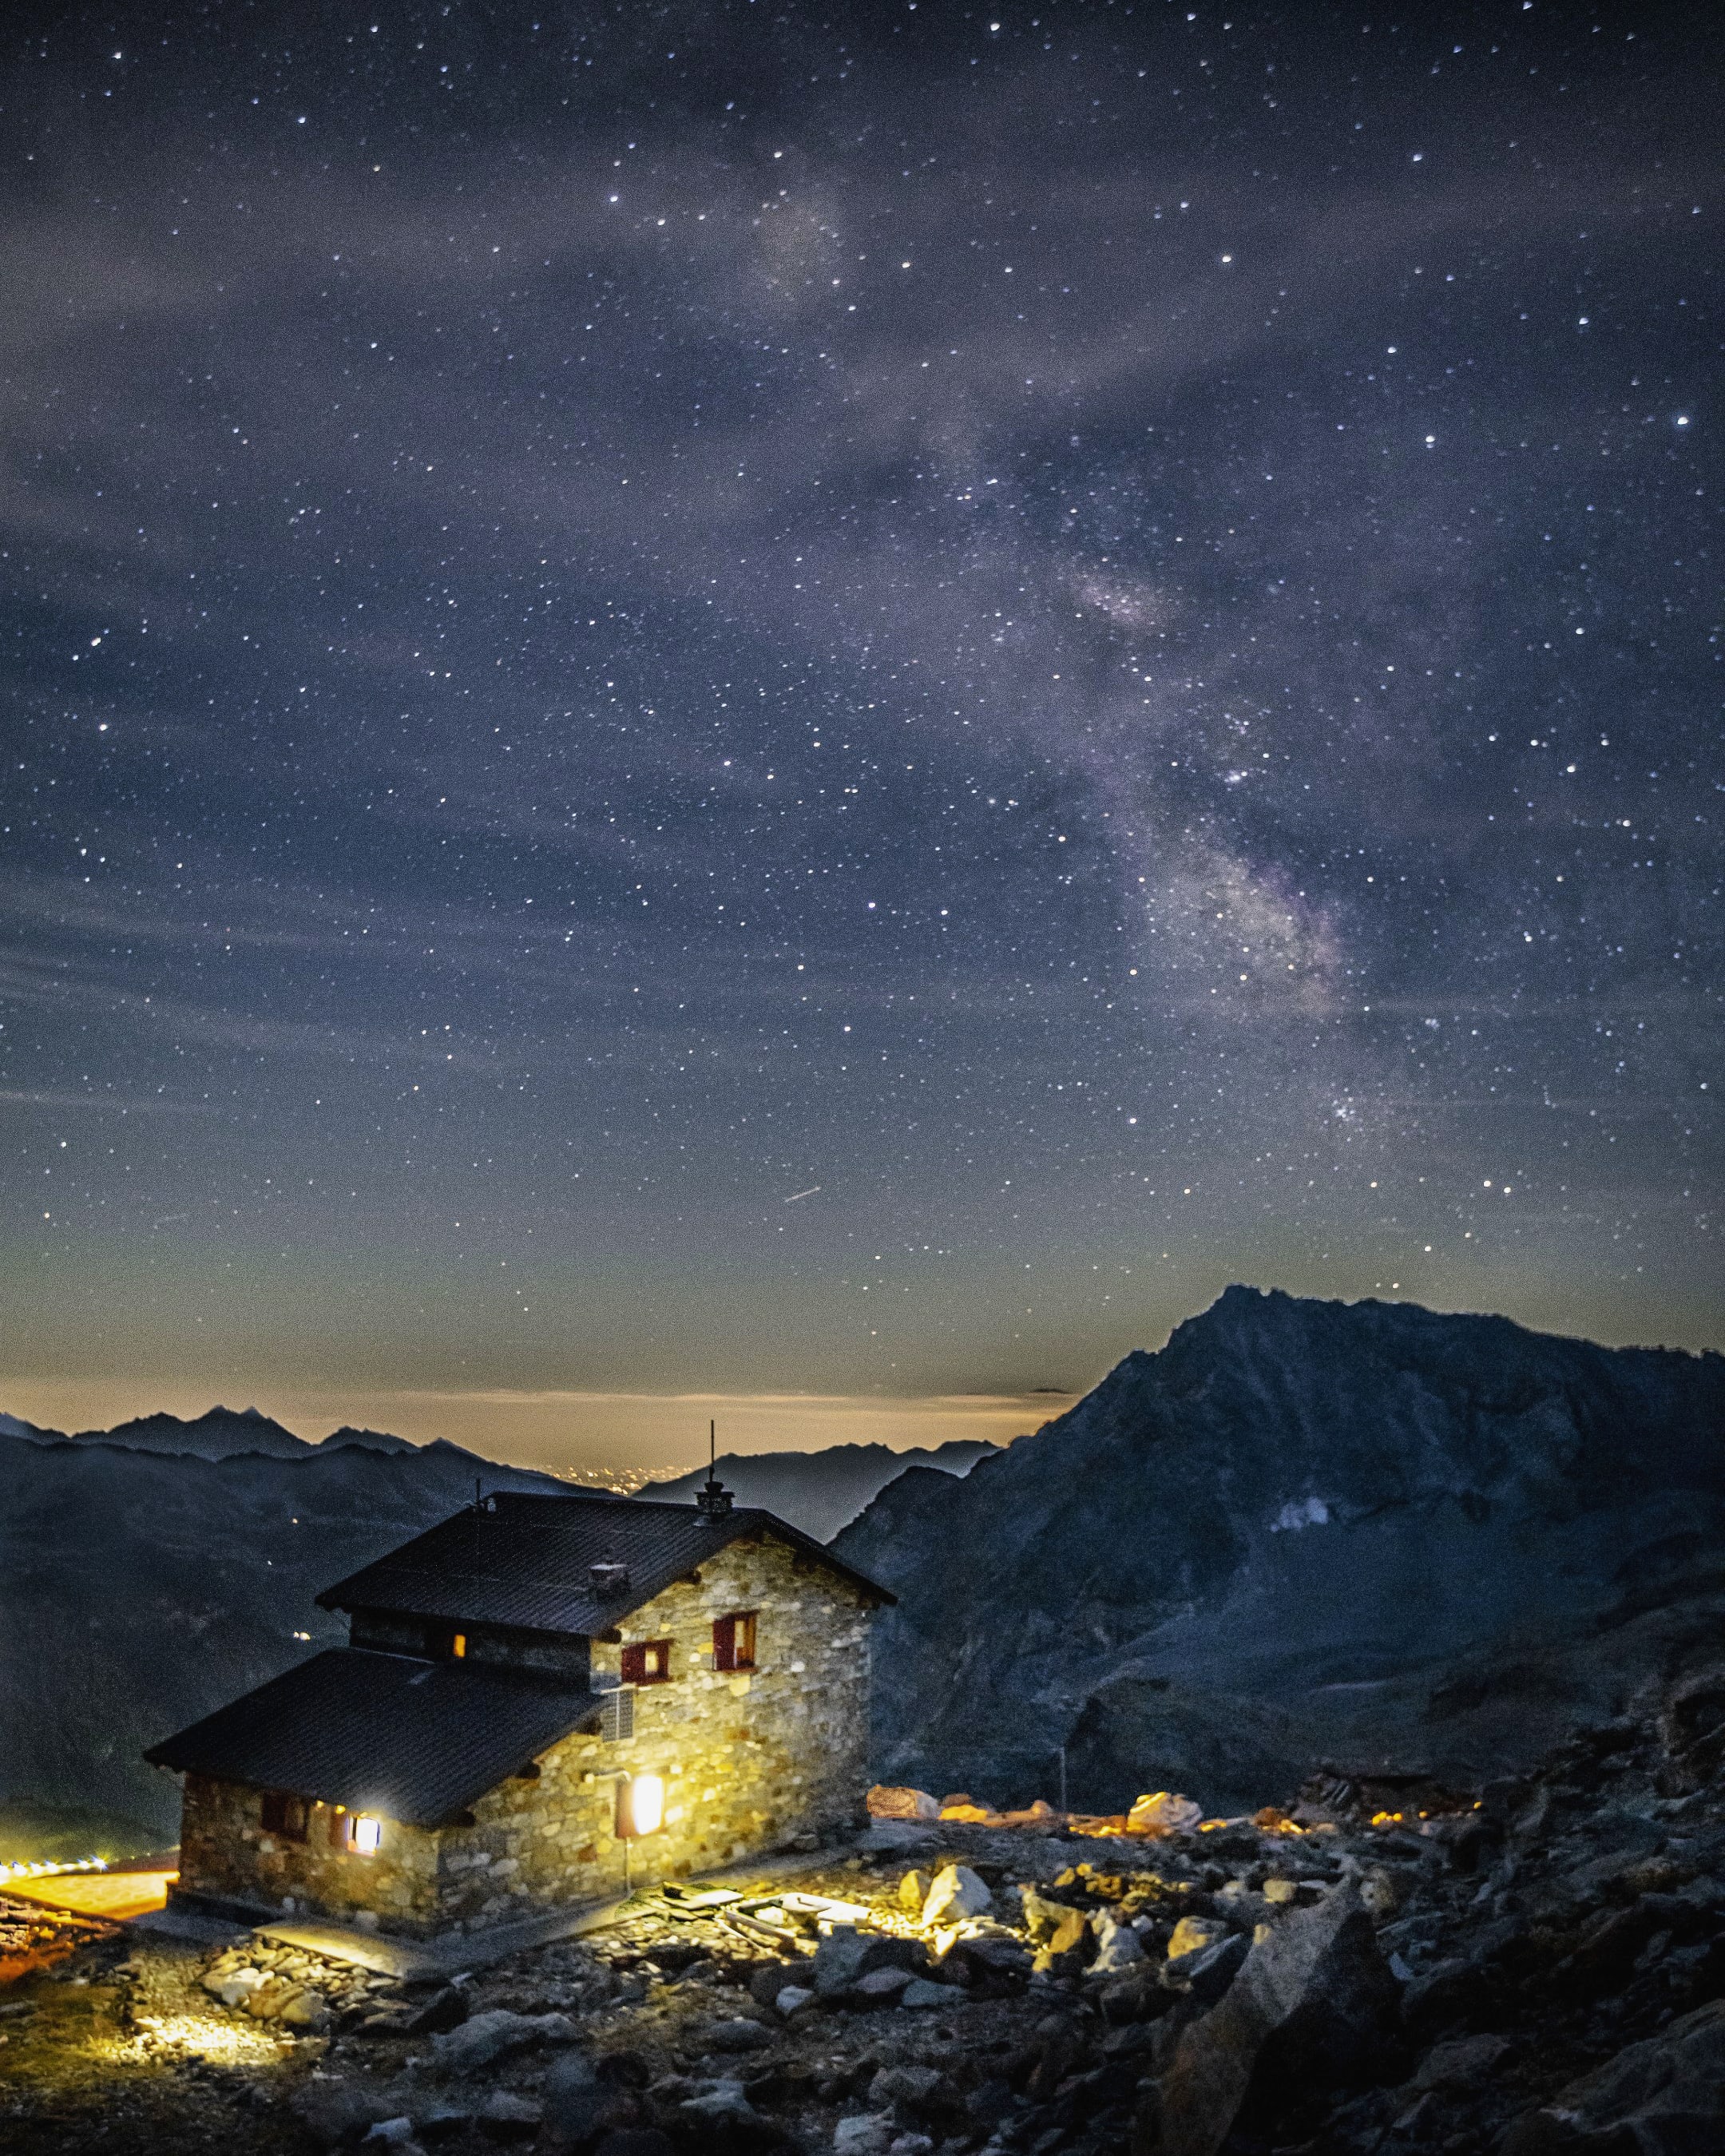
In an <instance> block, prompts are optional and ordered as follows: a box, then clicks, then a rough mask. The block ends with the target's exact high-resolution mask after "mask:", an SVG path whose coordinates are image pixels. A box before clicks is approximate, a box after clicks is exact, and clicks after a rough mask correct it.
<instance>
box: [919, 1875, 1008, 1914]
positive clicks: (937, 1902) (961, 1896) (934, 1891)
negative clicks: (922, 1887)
mask: <svg viewBox="0 0 1725 2156" xmlns="http://www.w3.org/2000/svg"><path fill="white" fill-rule="evenodd" d="M993 1905H994V1897H993V1894H992V1893H991V1892H990V1891H989V1889H988V1886H986V1885H985V1884H984V1883H983V1881H982V1880H981V1879H979V1878H978V1876H977V1875H976V1873H975V1872H974V1871H972V1870H971V1868H970V1866H968V1864H949V1865H947V1866H946V1867H945V1868H944V1869H943V1870H942V1871H937V1873H936V1874H935V1877H934V1884H933V1885H932V1886H931V1887H930V1888H929V1890H928V1899H927V1901H926V1902H924V1903H923V1904H922V1921H923V1922H924V1923H925V1924H957V1923H962V1922H963V1920H964V1919H965V1918H966V1917H980V1916H983V1915H985V1914H986V1913H987V1912H988V1910H989V1909H991V1908H992V1907H993Z"/></svg>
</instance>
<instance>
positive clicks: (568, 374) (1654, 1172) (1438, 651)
mask: <svg viewBox="0 0 1725 2156" xmlns="http://www.w3.org/2000/svg"><path fill="white" fill-rule="evenodd" d="M505 16H506V17H507V18H509V19H508V20H507V21H504V20H501V19H499V18H502V17H505ZM44 20H45V21H47V24H48V26H47V27H46V28H44V30H43V32H42V33H41V34H40V35H39V36H34V37H31V38H28V40H26V41H25V42H23V43H21V44H14V47H13V52H12V55H11V58H10V60H9V62H8V66H7V72H6V80H5V84H4V93H3V103H4V107H5V111H6V132H7V141H6V146H5V148H4V151H3V152H0V156H3V170H4V174H5V187H6V191H7V192H6V209H5V217H4V238H3V247H4V255H3V262H4V280H3V281H4V288H5V290H7V292H8V294H9V295H10V297H9V300H8V304H7V306H6V308H5V311H4V313H3V316H0V376H3V380H4V398H5V402H4V412H5V434H6V447H7V454H6V458H5V464H4V470H3V476H0V542H3V547H4V557H5V558H4V564H3V568H4V575H5V578H6V584H7V588H8V592H9V595H10V602H11V603H10V605H9V607H8V624H9V625H8V634H7V636H6V639H5V647H4V648H5V653H6V658H5V665H6V668H7V683H6V690H7V696H6V704H5V708H4V717H3V720H0V725H3V728H4V747H5V750H6V754H5V757H4V768H3V778H0V821H3V824H4V826H5V829H4V833H3V835H0V845H3V848H4V856H3V858H4V861H5V875H4V879H3V885H0V991H3V1001H4V1009H3V1012H0V1016H3V1019H4V1029H3V1032H0V1071H3V1076H0V1202H3V1204H4V1209H5V1210H4V1214H3V1218H4V1220H5V1224H6V1226H5V1234H4V1237H3V1255H0V1334H3V1368H0V1375H4V1374H5V1373H8V1372H9V1373H12V1374H13V1375H15V1376H30V1377H46V1376H49V1375H51V1374H59V1375H78V1374H80V1373H87V1374H95V1373H108V1374H110V1375H111V1374H115V1373H121V1374H124V1373H141V1376H149V1375H151V1374H152V1373H154V1374H162V1373H181V1374H186V1373H193V1374H197V1375H199V1376H202V1375H203V1374H204V1373H208V1375H209V1377H210V1378H211V1379H212V1381H213V1380H214V1379H215V1378H217V1377H218V1376H219V1375H220V1374H221V1373H224V1372H228V1371H234V1372H244V1373H248V1374H249V1375H250V1376H253V1377H256V1378H259V1379H260V1380H261V1379H264V1378H270V1377H271V1376H275V1377H281V1378H285V1377H286V1376H288V1375H290V1374H293V1375H296V1376H299V1377H301V1378H303V1377H305V1375H306V1374H307V1373H312V1372H316V1373H318V1374H319V1375H320V1376H321V1377H322V1378H327V1379H328V1380H330V1381H331V1382H336V1383H340V1382H353V1383H358V1382H361V1381H364V1382H366V1383H374V1384H382V1385H386V1386H387V1385H389V1384H393V1383H401V1384H408V1383H423V1384H442V1385H449V1386H459V1385H475V1386H477V1385H480V1384H494V1385H495V1384H540V1385H567V1386H571V1387H576V1388H578V1387H582V1386H601V1385H608V1384H615V1385H625V1386H626V1385H641V1386H649V1387H665V1388H668V1389H676V1388H679V1387H682V1386H723V1385H735V1386H745V1387H747V1386H779V1387H790V1388H801V1387H807V1388H809V1389H833V1390H838V1391H845V1390H851V1391H858V1392H862V1391H867V1390H870V1389H885V1390H886V1391H887V1392H889V1393H891V1392H904V1393H907V1394H908V1393H916V1392H929V1391H934V1392H941V1391H950V1392H957V1391H963V1390H965V1389H973V1388H982V1389H1012V1388H1015V1387H1028V1386H1034V1385H1036V1384H1039V1383H1050V1384H1056V1385H1064V1384H1071V1383H1081V1382H1086V1381H1087V1380H1088V1379H1089V1378H1091V1377H1092V1376H1094V1375H1095V1374H1096V1372H1097V1371H1098V1369H1099V1368H1101V1367H1102V1366H1103V1365H1105V1364H1106V1362H1108V1361H1109V1360H1110V1359H1111V1358H1113V1357H1114V1356H1115V1355H1117V1353H1121V1352H1123V1350H1124V1349H1125V1348H1127V1347H1130V1346H1132V1345H1137V1344H1153V1343H1154V1342H1155V1341H1156V1340H1157V1339H1158V1338H1159V1337H1161V1335H1162V1333H1163V1332H1165V1330H1166V1328H1167V1327H1168V1324H1169V1323H1170V1322H1173V1321H1174V1320H1175V1319H1177V1318H1178V1317H1180V1316H1182V1315H1183V1314H1185V1313H1186V1312H1189V1311H1191V1310H1193V1309H1194V1308H1196V1307H1198V1306H1200V1305H1201V1304H1202V1303H1204V1302H1205V1301H1208V1300H1209V1297H1210V1296H1212V1295H1213V1294H1214V1292H1215V1291H1217V1289H1218V1288H1219V1286H1221V1285H1222V1284H1224V1282H1225V1281H1228V1280H1230V1279H1245V1280H1250V1281H1260V1282H1265V1283H1268V1282H1272V1281H1273V1282H1276V1283H1278V1284H1280V1285H1282V1286H1287V1287H1290V1288H1293V1289H1296V1290H1299V1291H1305V1292H1312V1293H1322V1294H1339V1295H1348V1296H1354V1295H1360V1294H1371V1293H1379V1294H1383V1295H1384V1296H1405V1297H1414V1298H1418V1299H1420V1300H1422V1301H1429V1302H1431V1303H1433V1304H1436V1305H1440V1306H1460V1307H1472V1308H1481V1307H1485V1308H1497V1309H1503V1310H1507V1311H1508V1312H1511V1313H1512V1314H1514V1315H1516V1316H1518V1317H1523V1318H1525V1319H1527V1320H1529V1321H1530V1322H1537V1323H1541V1324H1547V1325H1552V1326H1555V1327H1561V1328H1563V1329H1568V1330H1576V1331H1587V1332H1594V1333H1595V1334H1598V1335H1599V1336H1601V1337H1610V1338H1617V1339H1623V1338H1639V1339H1645V1340H1658V1339H1663V1340H1669V1341H1686V1342H1691V1343H1696V1344H1698V1343H1702V1342H1710V1341H1711V1342H1717V1341H1718V1340H1719V1339H1720V1338H1721V1337H1725V1328H1722V1327H1721V1325H1720V1322H1719V1317H1718V1312H1719V1310H1720V1307H1721V1299H1720V1293H1719V1290H1720V1266H1719V1261H1718V1255H1717V1248H1718V1246H1717V1235H1716V1233H1715V1231H1714V1229H1713V1227H1712V1221H1711V1216H1710V1202H1711V1199H1712V1195H1713V1183H1714V1179H1715V1177H1716V1174H1717V1128H1718V1126H1717V1105H1716V1104H1717V1086H1718V1084H1719V1083H1720V1082H1722V1081H1720V1079H1719V1077H1718V1075H1717V1074H1718V1065H1717V1055H1716V1049H1717V1030H1716V1026H1715V1016H1714V1014H1715V1012H1716V1009H1717V1003H1716V988H1717V970H1718V957H1719V942H1720V915H1719V903H1718V880H1719V859H1718V846H1717V833H1718V812H1719V803H1720V793H1721V780H1722V778H1725V770H1722V759H1721V756H1720V726H1719V690H1720V675H1719V670H1718V669H1719V658H1720V644H1719V636H1720V629H1719V625H1718V624H1719V612H1718V583H1719V579H1718V569H1717V561H1716V559H1715V558H1714V556H1713V554H1712V552H1711V551H1710V550H1711V547H1712V525H1713V520H1714V516H1715V502H1716V500H1717V473H1716V470H1715V469H1714V467H1715V462H1716V451H1715V440H1716V436H1717V426H1718V413H1717V382H1718V379H1719V334H1718V332H1719V321H1718V307H1717V296H1716V295H1717V264H1718V262H1719V259H1720V250H1719V242H1718V236H1717V206H1718V204H1717V198H1718V188H1717V177H1716V168H1717V137H1716V136H1715V135H1714V133H1713V131H1712V130H1713V125H1714V119H1713V115H1715V114H1716V113H1717V109H1718V107H1717V97H1718V94H1719V89H1720V85H1719V84H1718V82H1717V77H1716V74H1714V73H1710V71H1709V70H1710V69H1711V68H1712V66H1713V62H1712V60H1711V59H1709V56H1708V55H1707V54H1704V53H1699V52H1697V51H1696V50H1695V49H1692V48H1693V45H1694V44H1695V41H1696V38H1695V17H1694V15H1693V13H1692V12H1691V11H1686V10H1679V11H1676V12H1675V13H1672V14H1671V15H1668V16H1661V14H1660V13H1657V11H1655V10H1651V9H1647V8H1635V9H1627V10H1605V11H1589V10H1586V9H1581V8H1548V7H1544V6H1541V7H1539V8H1533V9H1527V8H1522V7H1520V6H1519V5H1512V4H1508V0H1506V4H1502V5H1499V6H1495V7H1478V8H1473V7H1460V6H1458V7H1454V8H1442V9H1438V8H1425V9H1418V8H1415V9H1406V10H1403V11H1401V12H1400V13H1395V12H1391V13H1384V11H1382V10H1381V9H1380V8H1378V7H1376V6H1372V7H1367V8H1358V9H1353V10H1345V11H1340V12H1337V11H1326V10H1323V9H1321V8H1317V7H1313V8H1309V9H1307V8H1301V9H1296V10H1281V11H1276V12H1273V13H1271V12H1266V11H1264V10H1262V9H1248V8H1240V9H1236V10H1234V11H1232V12H1230V11H1229V10H1226V9H1217V8H1208V7H1206V8H1199V9H1196V10H1194V11H1191V12H1189V11H1188V10H1187V9H1186V8H1183V7H1181V8H1163V7H1153V6H1150V7H1140V8H1137V9H1132V8H1123V7H1106V6H1101V5H1096V6H1088V7H1077V8H1075V7H1070V6H1068V7H1064V8H1048V7H1045V8H1042V9H1041V11H1040V13H1029V12H1028V11H1020V10H1013V11H1007V10H1004V9H1003V10H1001V11H999V12H998V13H994V14H989V13H986V12H978V11H970V12H966V11H965V10H963V8H958V7H956V6H954V7H932V6H929V5H927V4H925V5H923V6H922V7H919V8H908V7H905V6H897V7H888V8H861V7H857V8H835V9H831V10H829V11H826V12H824V13H823V12H821V11H818V10H815V9H812V8H794V7H793V8H787V9H782V10H780V11H779V13H778V15H776V16H774V17H772V18H769V17H768V12H767V11H766V10H765V9H761V8H750V7H746V6H734V7H731V8H708V7H701V8H673V9H668V10H667V9H651V8H624V9H617V10H611V9H607V10H603V11H602V10H599V9H598V8H593V9H583V8H574V9H567V8H566V9H563V10H561V11H557V12H556V13H553V12H552V11H550V10H547V13H546V14H545V18H544V19H543V20H542V22H540V23H537V24H534V25H531V27H530V17H529V16H528V14H527V13H526V11H519V10H497V11H490V10H482V9H480V8H475V7H466V8H464V7H461V6H456V7H454V8H452V9H449V10H443V9H438V8H413V9H401V8H394V9H390V10H387V11H384V12H382V13H379V14H378V15H377V16H376V17H375V18H373V17H371V16H367V15H364V14H362V13H353V12H352V11H351V10H341V11H333V10H332V11H321V12H318V13H313V12H312V11H310V10H304V11H299V12H294V11H285V10H275V11H272V10H270V9H269V8H250V9H242V8H216V9H214V10H213V11H206V12H201V13H198V14H197V15H196V16H192V15H182V14H179V13H158V12H157V11H155V10H153V9H150V8H136V9H134V8H126V9H122V10H119V11H116V13H113V14H108V15H95V14H90V13H82V14H80V13H72V14H64V13H59V12H55V13H54V14H53V15H52V18H51V19H50V18H44ZM140 1404H146V1403H145V1402H143V1401H142V1400H141V1401H140Z"/></svg>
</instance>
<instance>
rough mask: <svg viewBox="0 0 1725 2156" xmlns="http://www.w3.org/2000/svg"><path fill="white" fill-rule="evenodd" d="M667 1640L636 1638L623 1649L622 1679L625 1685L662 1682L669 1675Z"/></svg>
mask: <svg viewBox="0 0 1725 2156" xmlns="http://www.w3.org/2000/svg"><path fill="white" fill-rule="evenodd" d="M670 1648H671V1643H670V1640H637V1641H636V1642H635V1643H634V1645H633V1646H629V1647H625V1648H624V1650H623V1681H624V1683H625V1684H626V1685H649V1684H664V1683H665V1682H666V1681H668V1680H669V1678H670Z"/></svg>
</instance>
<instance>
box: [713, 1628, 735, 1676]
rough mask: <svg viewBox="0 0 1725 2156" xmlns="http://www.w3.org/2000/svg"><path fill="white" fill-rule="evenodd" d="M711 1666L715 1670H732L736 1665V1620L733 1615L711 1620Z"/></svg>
mask: <svg viewBox="0 0 1725 2156" xmlns="http://www.w3.org/2000/svg"><path fill="white" fill-rule="evenodd" d="M713 1667H714V1668H715V1669H716V1670H734V1669H735V1668H736V1667H737V1620H736V1619H735V1618H734V1617H715V1618H714V1620H713Z"/></svg>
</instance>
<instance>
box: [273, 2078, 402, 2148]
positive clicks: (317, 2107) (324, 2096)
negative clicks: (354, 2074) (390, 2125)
mask: <svg viewBox="0 0 1725 2156" xmlns="http://www.w3.org/2000/svg"><path fill="white" fill-rule="evenodd" d="M287 2107H288V2109H289V2110H290V2112H292V2113H293V2115H294V2117H295V2118H296V2119H298V2120H299V2122H300V2125H301V2126H303V2127H304V2128H305V2131H306V2133H307V2134H308V2135H309V2136H310V2137H311V2140H312V2141H314V2142H315V2143H316V2145H317V2146H318V2147H319V2148H337V2147H339V2146H340V2145H341V2143H343V2142H347V2141H357V2140H358V2139H359V2138H360V2137H361V2136H362V2134H364V2133H367V2131H368V2130H369V2129H370V2128H372V2127H373V2126H380V2125H382V2123H383V2122H384V2120H385V2119H388V2118H393V2117H395V2115H396V2107H395V2106H394V2105H393V2104H392V2103H389V2102H386V2100H385V2099H384V2098H383V2097H381V2096H379V2095H378V2093H377V2091H376V2090H375V2089H372V2088H367V2087H362V2085H361V2084H360V2083H359V2082H350V2081H344V2080H342V2079H341V2078H340V2077H339V2076H336V2075H331V2074H313V2075H312V2076H311V2079H310V2080H309V2081H305V2082H300V2086H299V2087H298V2088H296V2089H295V2091H294V2092H293V2094H292V2095H291V2096H290V2097H289V2098H288V2100H287Z"/></svg>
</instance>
